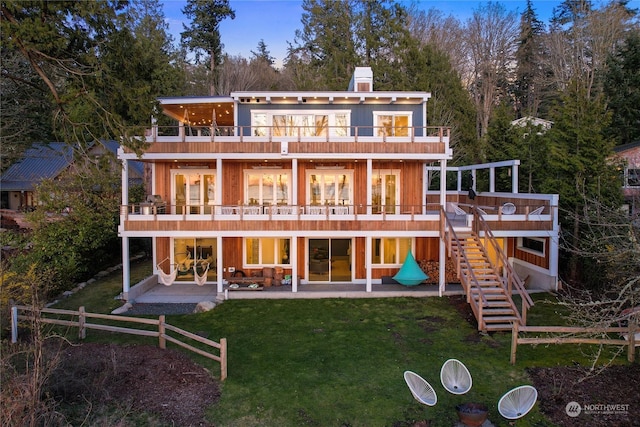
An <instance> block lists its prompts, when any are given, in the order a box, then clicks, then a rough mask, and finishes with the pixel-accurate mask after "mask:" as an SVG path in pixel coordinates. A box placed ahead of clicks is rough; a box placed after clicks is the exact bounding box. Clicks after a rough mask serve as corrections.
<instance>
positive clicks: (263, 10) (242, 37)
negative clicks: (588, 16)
mask: <svg viewBox="0 0 640 427" xmlns="http://www.w3.org/2000/svg"><path fill="white" fill-rule="evenodd" d="M498 2H499V3H501V4H503V5H504V6H505V8H506V9H507V10H513V11H515V12H517V13H518V14H520V13H522V11H523V10H524V9H525V7H526V4H527V3H526V0H501V1H498ZM415 3H416V4H417V5H418V7H420V8H422V9H424V10H429V9H432V8H433V9H438V10H440V11H441V12H442V13H443V14H444V15H445V16H447V15H453V16H455V17H457V18H458V19H459V20H461V21H463V22H464V21H466V20H467V19H468V18H469V17H471V15H472V14H473V11H474V10H477V9H478V8H479V7H480V6H482V5H483V4H486V3H487V2H482V1H468V0H449V1H436V0H417V1H415ZM560 3H562V1H561V0H533V1H532V4H533V8H534V10H535V12H536V15H537V17H538V19H539V20H540V21H542V22H543V23H545V24H548V22H549V18H551V16H552V14H553V8H554V7H556V6H558V5H559V4H560ZM163 4H164V14H165V18H166V20H167V22H168V24H169V32H170V34H171V35H172V36H173V37H174V40H175V42H176V43H179V41H180V33H181V32H182V31H183V26H182V25H183V23H184V24H189V22H188V21H187V20H185V18H184V16H183V15H182V8H183V7H184V6H185V4H186V0H164V1H163ZM229 4H230V5H231V8H232V9H233V10H235V13H236V18H235V19H233V20H232V19H225V20H224V21H222V22H221V23H220V35H221V37H222V43H223V44H224V49H223V50H224V52H225V53H227V54H229V55H232V56H236V55H240V56H242V57H244V58H251V56H252V53H251V51H254V52H255V51H257V47H258V43H259V42H260V40H264V42H265V44H266V46H267V50H268V51H269V52H270V54H271V56H272V57H274V58H275V59H276V64H275V65H276V66H278V67H279V66H281V65H282V61H283V59H284V58H285V57H286V55H287V47H288V43H292V44H293V42H294V40H295V32H296V30H299V29H302V24H301V22H300V19H301V17H302V12H303V10H302V1H301V0H229ZM594 4H598V1H597V0H596V1H594ZM628 6H629V7H631V8H640V0H631V1H630V2H629V5H628Z"/></svg>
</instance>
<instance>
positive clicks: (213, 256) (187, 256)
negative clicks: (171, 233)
mask: <svg viewBox="0 0 640 427" xmlns="http://www.w3.org/2000/svg"><path fill="white" fill-rule="evenodd" d="M217 253H218V252H217V241H216V239H215V238H195V239H194V238H182V239H177V238H176V239H174V240H173V264H174V265H175V268H177V269H178V276H177V278H176V280H177V281H192V280H194V272H193V268H194V267H195V268H196V271H197V272H198V275H202V274H204V272H205V271H207V280H213V279H214V278H215V276H216V262H217ZM207 265H208V266H209V270H207Z"/></svg>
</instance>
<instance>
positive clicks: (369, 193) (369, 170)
mask: <svg viewBox="0 0 640 427" xmlns="http://www.w3.org/2000/svg"><path fill="white" fill-rule="evenodd" d="M372 178H373V160H371V159H367V215H371V212H372V210H371V204H372V203H373V202H372V201H373V194H372V188H371V179H372Z"/></svg>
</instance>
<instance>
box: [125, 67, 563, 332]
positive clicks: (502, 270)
mask: <svg viewBox="0 0 640 427" xmlns="http://www.w3.org/2000/svg"><path fill="white" fill-rule="evenodd" d="M430 96H431V95H430V94H429V93H426V92H405V91H399V92H392V91H374V90H373V75H372V73H371V69H370V68H366V67H362V68H356V70H355V72H354V75H353V78H352V81H351V84H350V85H349V90H347V91H328V92H320V91H318V92H313V91H305V92H275V91H274V92H259V91H257V92H248V91H247V92H233V93H231V94H229V96H206V97H175V98H160V99H159V102H160V105H161V107H162V110H163V113H164V114H165V115H167V116H169V117H171V118H173V119H174V120H175V125H174V126H169V127H161V126H157V125H155V124H153V126H152V129H150V130H149V131H148V132H147V135H148V136H147V137H146V138H147V141H148V142H149V143H150V145H149V147H148V149H146V151H145V152H144V153H143V154H142V155H141V156H140V157H137V156H136V154H135V153H134V152H132V151H131V150H129V149H127V148H124V147H122V148H121V149H120V150H119V152H118V157H119V158H120V159H121V160H122V162H123V165H124V167H123V176H122V181H123V183H126V182H127V181H128V175H127V173H128V170H129V168H128V165H129V163H130V162H132V161H137V160H140V161H142V162H145V163H147V164H148V165H149V168H150V169H151V170H152V184H151V185H152V191H151V194H150V196H152V199H154V200H162V202H163V206H164V210H163V211H162V212H160V211H159V210H158V209H156V208H155V206H154V205H149V204H144V205H142V206H141V205H136V204H133V203H130V202H129V200H128V195H127V191H126V189H125V190H124V191H123V200H122V206H121V211H120V228H119V233H120V236H121V237H122V242H123V275H124V276H123V292H122V298H123V299H124V300H127V301H135V300H137V299H139V298H142V296H143V295H144V293H146V292H151V289H154V287H157V286H158V284H159V283H162V284H164V285H168V286H169V287H170V288H172V289H175V291H174V292H181V293H187V292H190V289H191V290H193V289H197V288H199V287H200V286H198V285H201V286H202V287H203V288H206V287H208V288H209V289H211V290H212V291H213V292H214V293H215V294H216V295H218V296H220V295H226V297H227V298H240V297H261V298H272V297H280V298H297V297H305V296H308V295H309V293H311V292H313V291H314V289H322V290H323V292H324V295H327V296H333V297H345V296H347V297H348V296H350V295H353V294H354V293H360V294H363V295H367V296H390V295H393V296H395V295H412V296H420V295H426V294H427V293H426V292H428V289H431V291H432V293H431V294H433V292H435V294H436V295H444V294H446V293H447V292H449V288H448V287H449V286H450V285H449V283H447V280H446V277H447V276H446V274H447V266H450V269H451V270H453V271H454V272H457V273H458V275H459V277H460V279H459V281H460V283H461V285H462V288H463V289H464V291H465V292H468V293H469V295H471V294H473V295H474V296H473V297H472V298H470V300H471V303H472V307H473V308H474V310H475V311H476V312H477V313H480V314H482V313H483V312H484V315H485V316H487V313H489V311H491V310H490V309H489V307H490V306H493V307H494V308H493V309H494V310H502V311H496V312H495V314H496V319H498V320H496V321H495V322H494V324H493V325H489V323H490V322H489V321H485V320H481V321H480V322H479V327H480V328H481V329H492V328H493V329H499V328H500V327H504V326H505V322H506V321H508V320H509V319H514V318H516V317H518V318H520V317H522V313H513V312H511V311H509V310H510V309H511V307H512V306H513V302H512V301H511V302H509V301H506V302H505V301H503V299H504V298H507V299H509V300H510V295H511V293H512V292H515V291H517V290H518V289H517V288H518V286H519V287H520V288H519V289H520V291H522V292H524V293H525V294H526V293H527V292H526V291H525V290H524V286H525V285H526V286H528V287H537V288H540V289H556V286H557V277H558V274H557V264H558V218H557V213H558V210H557V208H558V197H557V195H544V194H519V193H518V192H517V188H518V186H517V180H518V166H519V161H509V162H500V163H495V164H488V165H471V166H466V167H457V168H456V167H451V166H448V162H450V161H451V159H452V155H453V152H452V149H451V147H450V145H449V141H450V130H449V129H448V128H444V127H438V126H429V125H428V123H427V107H428V101H429V98H430ZM503 168H506V169H508V170H509V174H510V176H511V177H512V183H511V184H513V185H512V186H511V187H512V188H513V190H511V189H509V191H507V192H504V191H497V189H496V184H495V175H496V171H499V170H500V169H503ZM468 177H472V178H473V179H474V182H475V184H474V188H473V189H474V194H473V196H475V197H472V198H470V197H469V195H470V193H469V192H468V189H467V188H462V181H463V179H468ZM442 178H444V179H442ZM448 186H452V187H453V188H454V190H447V188H448ZM483 186H485V187H486V188H485V187H483ZM136 237H150V238H152V241H153V257H154V260H153V261H154V266H155V274H154V276H153V277H151V278H148V279H145V280H144V281H143V282H141V283H139V284H136V285H135V286H133V287H131V286H130V285H129V283H130V277H129V274H130V272H129V271H130V270H129V265H128V259H129V256H128V247H129V241H130V239H132V238H136ZM410 252H411V254H413V255H414V256H415V259H416V260H418V261H419V262H420V264H421V265H425V266H426V265H435V271H431V272H429V275H430V276H431V282H432V283H433V284H432V285H426V284H425V285H419V286H414V287H411V288H409V287H406V288H405V287H403V286H401V285H398V284H397V283H396V284H387V283H393V280H391V278H392V277H393V276H394V275H395V274H396V273H397V272H398V270H399V269H400V267H401V266H402V265H403V262H404V261H405V258H407V255H408V254H409V253H410ZM240 276H245V280H243V279H242V277H240ZM520 276H522V277H520ZM271 279H273V280H271ZM248 283H251V284H252V285H253V288H250V287H247V284H248ZM269 283H273V285H274V286H271V288H269V286H268V285H269ZM282 284H285V286H284V287H283V286H280V287H278V291H279V292H273V291H274V290H275V289H274V287H276V286H275V285H282ZM162 287H163V286H162V285H160V288H162ZM347 288H348V291H345V289H347ZM398 288H401V290H400V291H397V292H385V291H387V290H390V289H398ZM178 289H180V291H178ZM458 289H461V287H460V285H458ZM233 290H248V291H249V292H230V291H233ZM266 291H272V292H266ZM402 292H404V293H402ZM497 294H500V296H499V297H497V296H496V295H497ZM505 294H506V296H505ZM527 298H528V296H527ZM498 299H500V300H501V301H497V300H498ZM176 301H177V299H176ZM505 305H506V306H508V307H509V308H508V309H505V308H504V306H505ZM505 310H506V311H505ZM500 313H502V316H500V315H499V314H500ZM524 315H525V316H526V313H525V314H524ZM503 320H504V321H503ZM496 322H498V323H496ZM499 322H502V324H500V325H499V326H496V325H498V324H499ZM507 326H509V324H507Z"/></svg>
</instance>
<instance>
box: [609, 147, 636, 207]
mask: <svg viewBox="0 0 640 427" xmlns="http://www.w3.org/2000/svg"><path fill="white" fill-rule="evenodd" d="M613 151H615V153H616V157H617V158H618V160H619V161H620V163H621V164H622V165H623V166H624V171H623V175H622V193H623V196H624V203H625V207H626V209H627V210H628V211H629V215H633V216H638V215H640V141H635V142H631V143H629V144H624V145H619V146H617V147H614V149H613Z"/></svg>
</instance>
